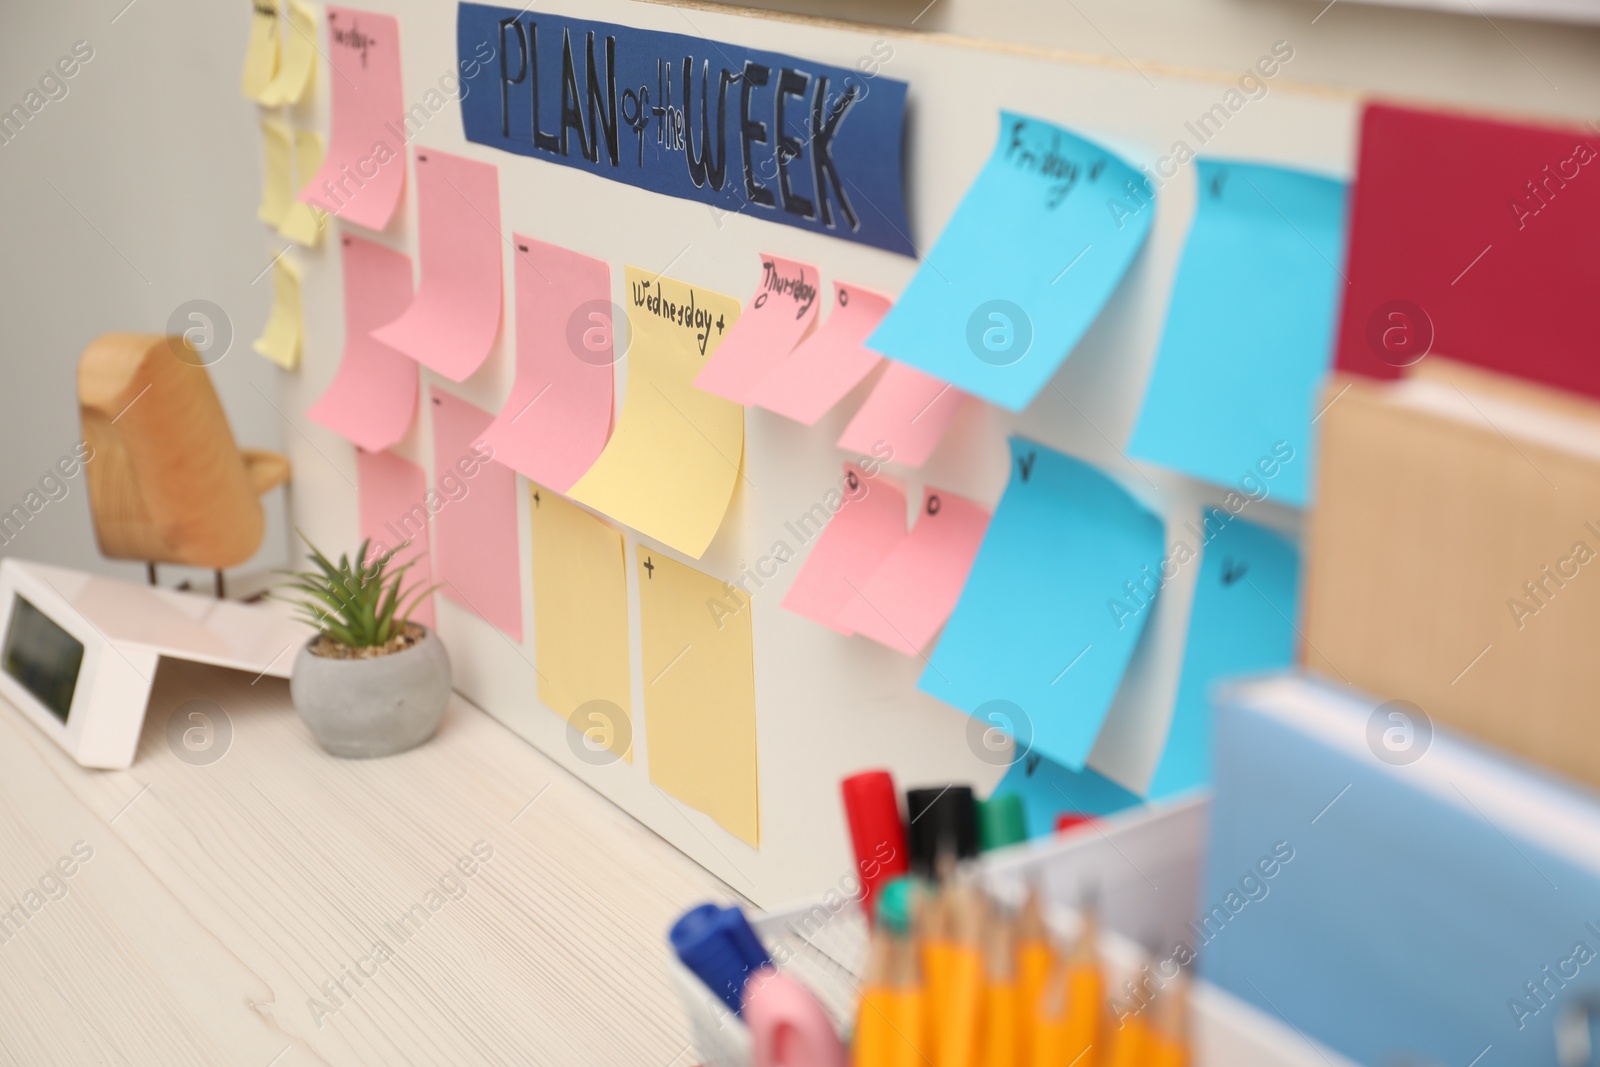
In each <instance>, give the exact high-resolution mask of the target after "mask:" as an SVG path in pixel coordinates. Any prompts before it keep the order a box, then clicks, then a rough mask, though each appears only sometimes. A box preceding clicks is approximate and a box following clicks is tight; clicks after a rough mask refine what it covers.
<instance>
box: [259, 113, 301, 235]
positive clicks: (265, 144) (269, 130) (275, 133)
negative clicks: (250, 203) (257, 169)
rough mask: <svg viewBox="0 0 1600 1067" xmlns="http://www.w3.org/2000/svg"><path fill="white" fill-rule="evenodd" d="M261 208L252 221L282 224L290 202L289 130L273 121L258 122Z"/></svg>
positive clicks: (292, 189)
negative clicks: (259, 123) (259, 132)
mask: <svg viewBox="0 0 1600 1067" xmlns="http://www.w3.org/2000/svg"><path fill="white" fill-rule="evenodd" d="M261 157H262V176H261V206H260V207H258V208H256V218H258V219H260V220H261V221H262V222H264V223H266V224H267V225H268V226H276V225H278V223H280V222H282V221H283V217H284V215H286V214H287V213H288V211H289V205H290V204H292V203H293V202H294V188H293V187H292V186H291V185H290V184H289V127H287V126H285V125H284V124H283V123H282V122H279V121H278V120H277V119H262V120H261Z"/></svg>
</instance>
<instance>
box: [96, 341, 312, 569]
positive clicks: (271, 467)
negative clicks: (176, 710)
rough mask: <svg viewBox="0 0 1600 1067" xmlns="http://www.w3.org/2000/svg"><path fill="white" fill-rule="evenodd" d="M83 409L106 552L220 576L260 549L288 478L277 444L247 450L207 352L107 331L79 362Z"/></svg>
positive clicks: (100, 536) (98, 523) (98, 533)
mask: <svg viewBox="0 0 1600 1067" xmlns="http://www.w3.org/2000/svg"><path fill="white" fill-rule="evenodd" d="M78 411H79V415H80V417H81V419H82V423H83V439H84V441H85V443H86V444H88V446H89V447H90V448H91V449H93V451H92V452H91V453H90V455H91V457H92V458H91V459H90V461H89V462H88V463H86V464H85V466H84V470H85V473H86V477H87V480H88V487H89V511H90V513H91V514H92V515H93V517H94V532H95V540H96V541H97V542H98V543H99V545H100V552H101V554H102V555H104V556H106V557H108V558H110V559H128V560H142V561H143V562H144V564H145V568H146V574H147V575H148V577H149V580H150V584H151V585H154V584H155V583H156V564H158V563H178V564H183V565H186V566H190V567H204V568H206V569H208V570H211V571H214V572H215V574H216V594H217V596H218V597H221V596H222V595H223V591H224V590H223V573H222V572H223V571H224V570H226V569H228V568H229V567H236V566H238V565H239V564H241V563H243V562H244V561H246V560H248V559H249V558H250V557H252V556H254V555H255V553H256V550H257V549H258V548H260V547H261V539H262V537H263V536H264V534H265V531H266V516H265V514H264V512H263V511H262V508H261V500H260V498H261V496H262V495H263V494H265V493H266V492H268V491H269V490H271V489H273V488H275V487H276V486H279V485H282V484H283V483H285V482H287V481H288V480H289V461H288V459H287V458H286V457H285V456H283V455H280V454H279V453H277V452H264V451H259V450H256V449H241V448H239V447H238V445H237V444H235V442H234V439H233V431H232V430H231V429H230V428H229V426H228V418H227V415H226V414H224V412H223V410H222V403H221V402H220V401H219V400H218V399H217V391H216V389H215V388H214V387H213V386H212V384H211V376H210V374H209V373H208V372H207V371H206V368H205V366H204V365H203V363H202V362H201V359H200V357H199V356H198V355H197V354H196V353H195V351H194V349H193V348H192V347H190V345H189V343H188V342H187V341H186V340H185V339H184V338H182V337H162V336H160V335H157V334H134V333H108V334H104V335H102V336H100V337H97V338H95V340H94V341H93V342H91V343H90V345H89V347H88V348H86V349H84V350H83V355H82V356H81V357H79V359H78Z"/></svg>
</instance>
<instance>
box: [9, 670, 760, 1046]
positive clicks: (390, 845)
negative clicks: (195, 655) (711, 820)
mask: <svg viewBox="0 0 1600 1067" xmlns="http://www.w3.org/2000/svg"><path fill="white" fill-rule="evenodd" d="M191 700H209V701H212V702H214V704H215V705H217V706H218V707H219V708H220V709H221V710H222V712H223V713H224V714H225V716H226V719H227V722H228V724H229V725H231V730H232V737H231V740H230V741H229V742H228V743H227V747H226V750H225V751H224V754H223V755H222V756H221V758H220V759H217V760H216V761H215V762H211V763H209V764H204V763H196V762H192V760H193V759H194V757H193V756H190V759H189V760H186V759H184V758H180V753H182V754H185V755H187V754H188V753H187V752H186V750H185V749H184V748H183V747H182V746H181V744H180V745H176V746H175V745H173V744H170V743H169V741H168V735H167V731H166V729H165V727H166V724H167V719H168V716H169V714H170V713H172V712H173V711H174V709H177V708H178V707H180V706H181V705H184V704H185V703H186V702H188V701H191ZM213 717H214V718H217V716H216V715H215V714H214V715H213ZM185 725H188V723H187V722H185ZM221 733H222V732H221V730H220V729H218V730H217V732H216V733H215V734H213V735H212V748H211V749H210V751H211V752H215V751H218V750H219V747H220V744H219V743H220V738H221ZM198 739H199V738H198V737H197V740H198ZM75 847H76V849H77V856H76V857H75V856H74V848H75ZM475 849H476V851H475ZM90 850H92V855H90V856H89V858H88V859H86V860H83V859H81V858H79V857H82V856H83V855H85V854H87V853H88V852H89V851H90ZM463 858H465V861H464V862H462V861H463ZM58 863H59V866H58ZM67 870H70V871H71V872H72V873H71V875H70V877H66V876H63V874H62V872H63V871H67ZM466 870H470V871H471V872H472V873H471V874H470V876H469V875H467V874H464V873H463V871H466ZM704 899H717V900H723V901H726V900H730V899H737V894H736V893H734V891H733V890H731V889H730V888H729V887H728V886H726V885H724V884H723V883H722V882H720V881H719V880H717V879H715V878H714V877H712V876H711V875H710V874H708V873H707V872H705V871H704V870H703V869H701V868H700V867H698V866H697V865H695V864H694V863H692V862H690V861H689V860H688V859H687V858H685V857H684V856H683V855H682V854H680V853H679V852H677V851H676V850H675V849H673V848H672V847H671V846H669V845H667V844H666V843H665V842H663V841H662V840H661V839H659V838H658V837H656V836H655V835H654V834H652V833H651V832H650V831H649V830H647V829H645V828H644V827H642V826H641V825H640V824H638V823H637V822H635V821H634V820H633V819H631V818H630V817H629V816H627V815H625V814H623V813H622V812H621V811H619V810H618V809H617V808H615V807H614V806H612V805H611V804H610V803H609V802H607V801H606V800H604V799H602V798H601V797H600V796H599V795H598V794H595V793H593V792H592V791H590V790H589V789H588V787H586V786H584V785H583V784H582V783H581V782H579V781H577V780H576V779H574V778H573V777H572V776H570V775H569V774H568V773H567V772H565V771H564V770H562V769H561V768H559V767H557V766H556V765H555V764H553V763H551V762H550V761H549V760H547V759H546V758H544V757H543V756H542V755H540V754H539V753H538V752H537V751H536V750H534V749H533V748H531V747H529V746H528V745H527V744H525V743H524V742H522V741H521V740H519V739H518V738H516V737H514V736H513V735H512V734H510V733H509V732H507V731H506V730H505V729H504V728H502V727H501V726H500V725H498V724H497V723H496V722H494V720H492V719H490V718H489V717H488V716H486V715H484V714H482V713H480V712H478V711H477V710H475V709H474V708H472V707H471V706H469V705H466V704H465V703H463V702H461V701H460V700H459V699H457V700H455V701H454V702H453V703H452V706H451V708H450V711H449V714H448V715H447V716H446V718H445V722H444V726H443V728H442V729H441V731H440V733H439V736H438V737H437V738H435V739H434V740H433V741H432V742H430V743H429V744H427V745H425V746H423V747H422V748H420V749H417V750H415V751H412V752H409V753H406V754H404V755H400V756H395V757H391V758H388V759H382V760H374V761H367V762H346V761H341V760H337V759H334V758H332V757H330V756H327V755H325V754H324V753H323V752H322V751H321V750H320V749H318V748H316V746H315V745H314V743H313V742H312V740H311V737H310V734H309V733H308V732H307V731H306V729H305V727H304V726H303V725H302V724H301V723H300V720H299V718H298V717H297V716H296V715H295V713H294V710H293V709H292V707H291V706H290V704H289V696H288V687H287V683H284V682H282V681H278V680H275V679H271V678H263V679H261V680H260V681H259V682H258V683H256V684H254V685H252V684H251V680H250V677H249V676H248V675H241V674H237V673H234V672H230V671H224V670H218V669H215V668H207V667H198V666H193V665H188V664H179V663H173V662H170V661H169V662H166V663H164V664H163V666H162V669H161V673H160V676H159V677H158V678H157V680H156V688H155V694H154V697H153V699H152V702H151V711H150V718H149V721H148V722H147V723H146V726H145V731H144V736H143V739H142V741H141V745H140V751H139V758H138V761H137V762H136V763H135V764H134V766H133V768H132V769H131V770H129V771H112V772H106V771H86V770H83V769H81V768H79V767H78V766H77V765H76V764H74V763H72V762H71V761H70V760H69V759H68V758H67V757H66V756H65V755H64V754H63V753H62V752H60V751H59V750H58V749H56V748H55V746H54V745H52V744H51V743H50V742H49V740H47V739H46V738H45V737H44V736H43V735H42V734H40V733H39V732H38V731H37V730H36V729H34V728H33V727H32V726H31V725H30V724H28V723H27V722H26V721H24V720H23V719H22V718H21V717H20V716H19V715H17V714H16V713H15V711H14V709H12V708H10V707H9V706H8V705H5V704H4V702H3V701H0V1064H7V1065H11V1064H15V1065H19V1067H43V1065H47V1064H74V1065H77V1064H87V1063H107V1064H135V1065H145V1064H152V1065H161V1067H179V1065H186V1064H204V1065H215V1064H225V1065H229V1067H299V1065H305V1064H331V1065H338V1064H386V1065H388V1064H433V1063H440V1064H478V1063H484V1064H560V1065H563V1067H595V1065H604V1064H627V1065H629V1067H686V1065H688V1064H692V1063H693V1062H695V1053H694V1050H693V1049H691V1048H690V1047H689V1039H688V1030H687V1026H686V1023H685V1019H684V1017H683V1013H682V1011H681V1010H680V1008H679V1006H678V1003H677V1000H676V997H675V996H674V994H673V991H672V990H671V988H670V987H669V985H668V983H667V978H666V971H665V962H666V958H667V952H668V951H669V950H668V948H667V946H666V940H665V933H666V929H667V927H668V925H669V924H670V923H671V921H672V920H673V919H674V918H675V917H676V916H677V915H678V914H680V913H681V912H682V911H683V910H684V909H685V908H687V907H689V906H690V905H692V904H694V903H697V902H699V901H701V900H704ZM18 909H20V910H18Z"/></svg>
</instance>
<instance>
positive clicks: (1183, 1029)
mask: <svg viewBox="0 0 1600 1067" xmlns="http://www.w3.org/2000/svg"><path fill="white" fill-rule="evenodd" d="M1151 1044H1152V1046H1153V1048H1154V1052H1153V1054H1152V1055H1151V1057H1150V1063H1151V1067H1188V1064H1189V996H1188V990H1187V989H1185V988H1184V979H1183V978H1182V976H1181V975H1180V977H1178V978H1177V979H1176V980H1175V981H1174V982H1173V984H1171V985H1169V986H1167V987H1166V988H1164V989H1162V990H1161V993H1160V995H1159V996H1157V997H1156V1026H1155V1031H1154V1034H1153V1040H1152V1042H1151Z"/></svg>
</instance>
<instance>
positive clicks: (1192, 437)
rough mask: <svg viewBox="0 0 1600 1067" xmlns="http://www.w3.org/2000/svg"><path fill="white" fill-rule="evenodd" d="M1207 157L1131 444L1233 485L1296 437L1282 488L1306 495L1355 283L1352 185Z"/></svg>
mask: <svg viewBox="0 0 1600 1067" xmlns="http://www.w3.org/2000/svg"><path fill="white" fill-rule="evenodd" d="M1195 167H1196V168H1197V171H1198V175H1197V176H1198V177H1199V179H1200V181H1199V185H1200V190H1199V192H1200V196H1199V202H1198V203H1197V204H1196V205H1195V216H1194V223H1193V224H1192V225H1191V226H1190V227H1189V237H1188V240H1187V241H1186V242H1185V244H1184V246H1183V258H1182V259H1181V260H1180V261H1179V263H1178V276H1177V280H1176V281H1175V282H1174V283H1173V287H1172V299H1171V303H1169V304H1168V305H1167V321H1166V326H1165V327H1164V328H1163V330H1162V334H1161V347H1160V349H1159V350H1158V351H1157V353H1156V365H1155V370H1154V372H1153V373H1152V374H1151V376H1150V385H1149V388H1148V389H1146V391H1145V397H1144V407H1143V409H1142V410H1141V411H1140V412H1139V424H1138V426H1137V427H1136V428H1135V429H1134V432H1133V437H1132V439H1131V440H1130V441H1129V443H1128V452H1129V453H1130V454H1131V455H1132V456H1133V457H1135V458H1137V459H1143V460H1148V461H1150V462H1152V463H1159V464H1161V465H1162V466H1164V467H1170V468H1172V469H1173V470H1177V471H1181V472H1183V473H1184V474H1187V475H1190V476H1191V477H1194V478H1199V479H1201V480H1203V481H1207V482H1211V483H1212V484H1213V485H1231V484H1232V483H1233V482H1235V481H1237V480H1238V478H1239V474H1240V472H1241V471H1248V470H1250V469H1251V468H1252V467H1254V466H1255V465H1256V463H1257V461H1258V460H1260V458H1261V457H1262V455H1264V454H1266V453H1269V452H1272V451H1274V448H1275V446H1281V445H1284V444H1287V445H1289V446H1290V448H1291V450H1292V451H1293V453H1294V454H1296V455H1299V456H1301V457H1304V459H1303V460H1302V462H1299V463H1292V464H1286V465H1285V468H1284V472H1283V476H1282V477H1280V478H1279V479H1278V480H1277V481H1276V482H1275V483H1274V485H1273V492H1274V493H1277V494H1280V495H1281V497H1280V498H1281V499H1282V500H1283V501H1284V502H1286V503H1289V504H1295V505H1304V504H1307V503H1308V502H1309V497H1310V486H1311V479H1310V469H1311V467H1312V466H1313V464H1312V463H1311V462H1309V459H1310V456H1311V454H1312V449H1311V436H1312V433H1311V431H1312V425H1311V420H1312V419H1313V418H1314V417H1316V413H1317V408H1318V406H1319V404H1318V400H1317V394H1318V391H1319V390H1320V389H1321V388H1322V383H1323V381H1324V379H1325V376H1326V373H1327V370H1328V364H1329V362H1330V361H1331V360H1332V358H1333V334H1334V320H1335V317H1336V316H1337V314H1338V306H1339V300H1340V297H1341V295H1342V294H1343V292H1344V289H1345V285H1344V279H1343V278H1342V277H1341V276H1340V269H1339V268H1340V264H1341V263H1342V262H1343V261H1344V237H1345V200H1346V195H1347V190H1346V187H1345V183H1344V182H1341V181H1337V180H1335V179H1333V178H1328V177H1324V176H1322V175H1320V174H1310V173H1307V172H1305V171H1300V170H1291V169H1289V168H1287V167H1278V166H1273V165H1271V164H1266V163H1244V162H1236V161H1233V160H1212V159H1201V160H1197V161H1196V163H1195ZM1242 279H1248V284H1241V280H1242Z"/></svg>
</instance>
